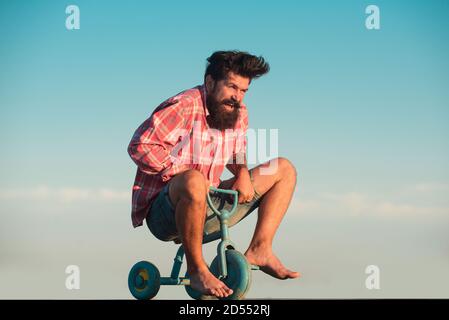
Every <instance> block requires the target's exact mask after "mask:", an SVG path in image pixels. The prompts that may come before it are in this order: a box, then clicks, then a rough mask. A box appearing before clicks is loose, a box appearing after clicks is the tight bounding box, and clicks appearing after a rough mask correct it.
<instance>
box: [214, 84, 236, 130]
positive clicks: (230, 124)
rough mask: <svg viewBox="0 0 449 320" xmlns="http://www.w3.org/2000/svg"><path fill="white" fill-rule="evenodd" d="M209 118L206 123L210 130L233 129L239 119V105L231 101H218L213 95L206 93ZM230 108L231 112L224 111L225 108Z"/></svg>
mask: <svg viewBox="0 0 449 320" xmlns="http://www.w3.org/2000/svg"><path fill="white" fill-rule="evenodd" d="M206 101H207V109H208V110H209V116H208V117H207V123H208V124H209V126H210V127H211V128H214V129H218V130H225V129H233V128H234V127H235V124H236V122H237V119H238V118H239V114H240V103H239V102H238V101H235V100H233V99H224V100H221V101H218V100H217V99H216V98H215V96H214V95H212V94H210V93H208V94H207V96H206ZM225 105H229V106H232V107H233V108H232V111H228V110H226V106H225Z"/></svg>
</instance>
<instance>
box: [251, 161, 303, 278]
mask: <svg viewBox="0 0 449 320" xmlns="http://www.w3.org/2000/svg"><path fill="white" fill-rule="evenodd" d="M273 161H278V162H277V169H276V170H274V172H272V174H264V173H263V172H262V171H261V169H262V168H265V169H266V168H268V167H269V165H270V162H271V165H272V164H273ZM270 162H268V163H266V164H263V165H260V166H258V167H256V168H254V169H252V170H251V171H252V175H253V180H254V188H255V189H256V190H257V191H258V192H259V193H261V194H264V196H263V198H262V200H261V203H260V206H259V210H258V219H257V224H256V229H255V231H254V235H253V238H252V240H251V243H250V245H249V247H248V249H247V251H246V252H245V256H246V257H247V259H248V261H249V262H250V263H252V264H255V265H258V266H260V269H261V270H262V271H264V272H265V273H267V274H269V275H271V276H273V277H275V278H278V279H288V278H297V277H299V276H300V274H299V273H298V272H295V271H291V270H289V269H287V268H286V267H284V265H283V264H282V263H281V261H279V259H278V258H277V257H276V256H275V255H274V253H273V250H272V243H273V238H274V235H275V233H276V230H277V229H278V227H279V224H280V223H281V220H282V218H283V217H284V214H285V212H286V211H287V208H288V206H289V204H290V200H291V198H292V195H293V191H294V189H295V185H296V170H295V168H294V167H293V165H292V164H291V163H290V162H289V161H288V160H287V159H284V158H277V159H274V160H271V161H270Z"/></svg>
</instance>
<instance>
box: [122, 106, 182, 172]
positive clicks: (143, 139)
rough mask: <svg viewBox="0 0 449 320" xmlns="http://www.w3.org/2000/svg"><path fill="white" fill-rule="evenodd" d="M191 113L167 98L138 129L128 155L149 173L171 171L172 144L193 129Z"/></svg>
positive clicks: (129, 146) (130, 144) (143, 170)
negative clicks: (191, 127) (191, 126)
mask: <svg viewBox="0 0 449 320" xmlns="http://www.w3.org/2000/svg"><path fill="white" fill-rule="evenodd" d="M190 116H191V114H190V113H188V112H185V108H184V106H183V104H182V103H181V102H180V101H176V100H175V101H167V102H165V103H163V105H161V106H159V107H158V108H157V109H156V111H155V112H154V113H153V114H152V115H151V117H150V118H148V119H147V120H145V121H144V122H143V123H142V124H141V125H140V126H139V128H137V130H136V131H135V133H134V135H133V137H132V139H131V142H130V143H129V145H128V154H129V155H130V157H131V159H132V160H133V161H134V162H135V163H136V165H137V166H138V168H139V169H140V170H141V171H142V172H144V173H146V174H150V175H154V174H161V175H162V179H163V180H166V179H167V178H168V177H165V179H164V176H163V174H164V172H168V171H170V169H171V168H172V167H173V165H174V157H173V156H172V155H171V151H172V149H173V147H174V146H175V145H176V144H177V143H178V142H179V141H181V140H182V138H183V137H184V136H185V135H188V134H189V132H190V123H191V121H190V120H191V119H190Z"/></svg>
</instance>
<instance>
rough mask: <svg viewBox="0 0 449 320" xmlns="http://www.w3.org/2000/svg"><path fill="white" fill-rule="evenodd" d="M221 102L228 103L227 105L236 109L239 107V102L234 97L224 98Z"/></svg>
mask: <svg viewBox="0 0 449 320" xmlns="http://www.w3.org/2000/svg"><path fill="white" fill-rule="evenodd" d="M221 103H223V104H229V105H231V106H233V107H234V108H236V109H239V108H240V103H239V102H238V101H237V100H234V99H224V100H223V101H222V102H221Z"/></svg>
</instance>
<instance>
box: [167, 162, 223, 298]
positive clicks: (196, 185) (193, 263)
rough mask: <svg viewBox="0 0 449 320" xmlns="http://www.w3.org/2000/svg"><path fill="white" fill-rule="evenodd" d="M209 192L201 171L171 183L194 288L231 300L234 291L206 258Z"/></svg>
mask: <svg viewBox="0 0 449 320" xmlns="http://www.w3.org/2000/svg"><path fill="white" fill-rule="evenodd" d="M207 189H208V188H207V186H206V180H205V178H204V176H203V175H202V174H201V173H200V172H199V171H196V170H188V171H185V172H183V173H180V174H178V175H176V176H175V177H174V178H173V179H172V180H170V185H169V197H170V200H171V202H172V204H173V206H174V207H175V219H176V227H177V229H178V232H179V233H180V236H181V241H182V244H183V246H184V251H185V256H186V260H187V271H188V273H189V276H190V286H191V287H192V288H193V289H195V290H197V291H199V292H202V293H203V294H207V295H214V296H217V297H227V296H228V295H230V294H232V290H231V289H229V288H228V287H227V286H226V285H225V284H224V283H223V282H221V281H220V280H218V279H217V278H216V277H215V276H214V275H213V274H212V273H211V272H210V271H209V269H208V267H207V264H206V263H205V262H204V259H203V254H202V241H203V229H204V222H205V219H206V192H208V190H207Z"/></svg>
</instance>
